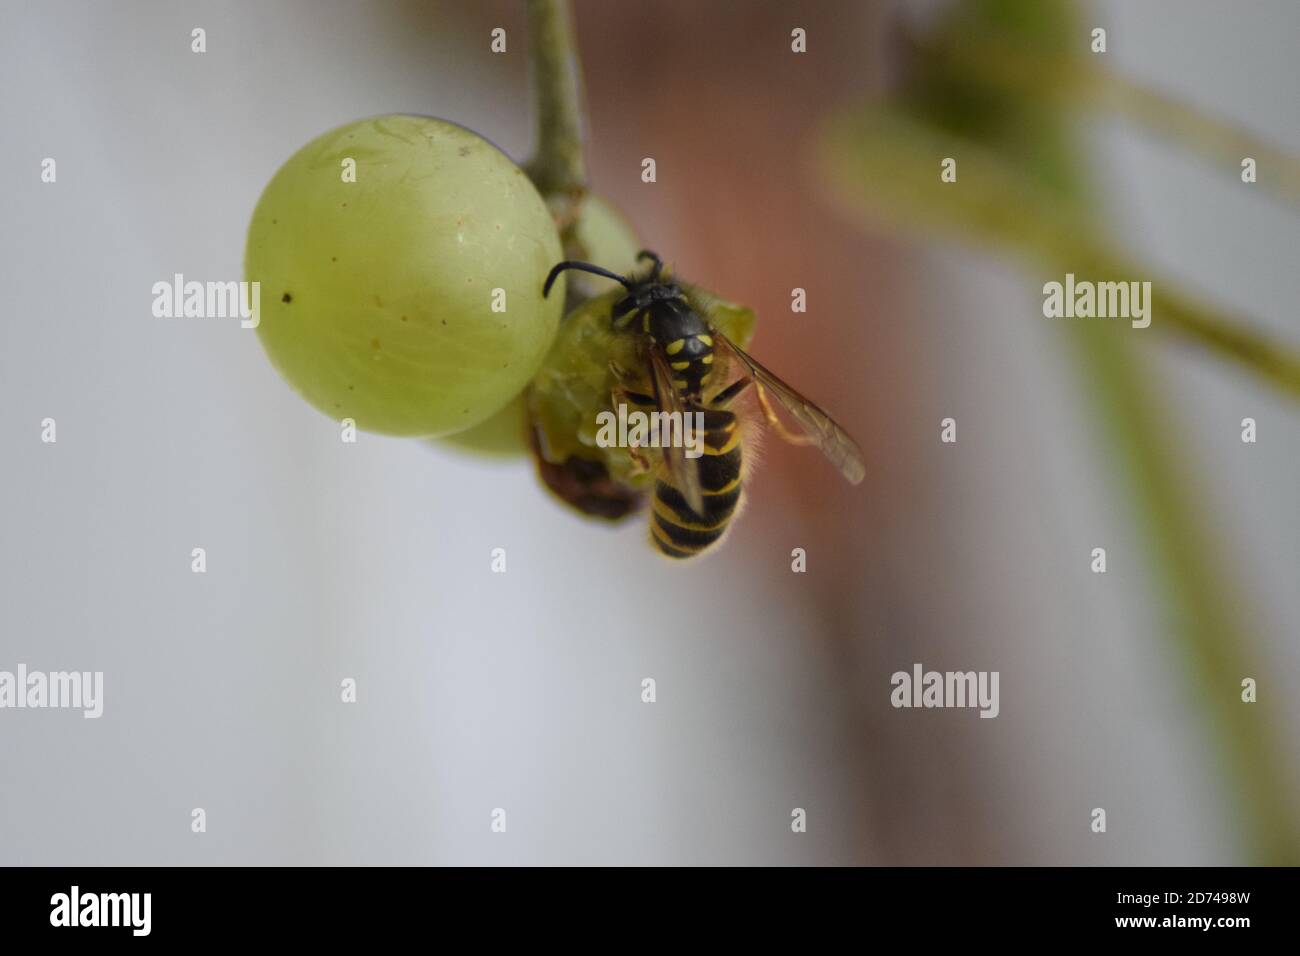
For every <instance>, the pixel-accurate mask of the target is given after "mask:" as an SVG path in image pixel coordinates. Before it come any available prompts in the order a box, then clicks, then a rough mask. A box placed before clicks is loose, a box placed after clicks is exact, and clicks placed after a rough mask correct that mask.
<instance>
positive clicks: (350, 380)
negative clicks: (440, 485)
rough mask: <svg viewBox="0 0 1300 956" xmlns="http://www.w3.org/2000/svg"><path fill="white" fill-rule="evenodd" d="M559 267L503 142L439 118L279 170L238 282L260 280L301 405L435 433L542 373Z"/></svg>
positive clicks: (275, 359)
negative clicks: (550, 281) (550, 282)
mask: <svg viewBox="0 0 1300 956" xmlns="http://www.w3.org/2000/svg"><path fill="white" fill-rule="evenodd" d="M350 160H351V161H354V162H355V181H353V182H349V181H348V179H349V176H348V167H349V165H350V163H349V161H350ZM561 258H563V257H562V255H561V252H560V239H559V235H558V233H557V231H556V228H555V224H554V222H553V221H552V219H551V216H550V213H549V211H548V210H547V207H546V204H545V203H544V202H543V201H542V198H541V197H540V196H539V195H538V194H537V191H536V190H535V189H534V188H533V185H532V183H531V182H529V180H528V177H527V176H525V175H524V173H523V172H522V171H521V170H520V169H519V167H517V166H516V165H515V164H514V163H512V162H511V161H510V159H509V158H508V157H506V156H505V155H504V154H503V153H502V152H501V151H500V150H498V149H497V148H496V147H495V146H493V145H492V144H491V143H489V142H488V141H487V140H485V139H483V138H482V137H480V136H478V135H477V134H475V133H473V132H471V131H470V130H467V129H464V128H463V127H460V126H457V125H455V124H453V123H449V122H446V121H445V120H439V119H432V118H429V117H422V116H379V117H373V118H371V119H365V120H360V121H358V122H356V123H351V124H349V125H347V126H343V127H340V128H338V129H336V130H333V131H331V132H329V133H326V134H324V135H323V136H320V137H318V138H317V139H315V140H313V141H312V142H310V143H308V144H307V145H306V146H304V147H303V148H302V149H300V150H299V151H298V152H297V153H295V154H294V155H293V156H292V157H290V158H289V160H288V162H286V163H285V164H284V165H283V166H282V167H281V168H280V170H279V171H278V172H277V173H276V174H275V176H274V177H273V178H272V179H271V182H270V183H269V184H268V185H267V187H266V189H265V191H264V192H263V193H262V198H261V199H260V200H259V201H258V204H257V208H256V210H255V211H254V212H253V221H252V224H251V225H250V227H249V234H248V246H247V250H246V255H245V273H246V275H247V278H248V280H249V281H250V282H252V281H256V282H260V283H261V309H260V313H259V319H260V321H259V324H258V327H257V331H258V335H259V336H260V338H261V340H262V345H263V346H264V347H265V349H266V351H267V354H268V355H269V356H270V359H271V361H272V363H273V364H274V365H275V367H276V368H277V369H278V370H279V372H280V374H281V375H283V376H284V378H285V379H286V380H288V382H289V383H290V384H291V385H292V386H293V387H294V388H296V389H297V390H298V391H299V392H301V393H302V395H303V397H305V398H306V399H307V401H309V402H310V403H311V404H312V405H314V406H315V407H316V408H318V409H320V410H321V411H322V412H324V413H326V414H327V415H329V416H330V417H332V418H335V419H342V418H351V419H353V420H354V421H355V422H356V423H357V426H358V427H359V428H363V429H367V430H370V431H376V432H383V433H386V434H391V435H425V436H431V435H445V434H450V433H453V432H457V431H461V430H464V429H466V428H469V427H470V426H472V425H475V424H477V423H478V422H481V421H484V420H485V419H488V418H489V417H491V416H492V415H493V414H495V413H496V412H497V411H498V410H500V409H502V408H503V407H504V406H505V405H506V404H507V403H509V402H510V401H511V400H512V399H514V398H515V396H517V395H518V394H519V392H520V391H521V389H523V387H524V385H525V384H526V383H527V382H528V381H529V379H530V378H531V377H532V376H533V374H534V373H535V372H536V371H537V369H538V367H539V366H540V364H541V362H542V360H543V358H544V357H545V355H546V352H547V350H548V348H549V347H550V344H551V341H552V339H553V338H554V337H555V331H556V327H557V325H558V323H559V319H560V313H561V310H562V307H563V302H564V289H563V288H559V289H558V291H559V293H560V294H559V295H556V294H555V293H554V292H553V293H552V295H551V296H550V298H549V299H543V298H542V284H543V282H544V281H545V278H546V273H547V272H548V270H549V269H550V268H551V266H553V265H554V264H555V263H556V262H558V261H559V260H560V259H561ZM494 305H495V306H497V307H498V308H500V307H501V306H504V311H496V310H494Z"/></svg>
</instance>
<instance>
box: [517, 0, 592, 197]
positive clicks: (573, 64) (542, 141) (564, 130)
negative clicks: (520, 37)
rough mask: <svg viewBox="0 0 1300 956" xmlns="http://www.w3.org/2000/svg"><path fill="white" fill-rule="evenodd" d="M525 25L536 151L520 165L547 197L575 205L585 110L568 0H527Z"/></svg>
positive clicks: (583, 185)
mask: <svg viewBox="0 0 1300 956" xmlns="http://www.w3.org/2000/svg"><path fill="white" fill-rule="evenodd" d="M528 27H529V40H530V43H531V46H532V49H531V51H530V55H531V58H532V59H531V63H532V83H533V91H532V92H533V99H534V102H535V103H536V112H537V151H536V152H535V153H534V154H533V157H532V159H530V160H529V161H528V163H527V164H526V165H525V167H524V168H525V171H526V172H527V173H528V176H529V178H531V179H532V181H533V184H534V185H536V186H537V189H538V191H539V192H540V193H541V194H542V195H543V196H545V197H546V198H547V199H548V200H560V201H561V202H563V203H566V204H568V205H576V204H577V203H578V202H580V201H581V199H582V197H583V195H584V194H585V193H586V191H587V164H586V160H585V158H584V156H583V150H584V146H585V139H586V133H585V127H586V113H585V103H584V100H583V92H582V68H581V66H580V64H579V61H578V44H577V39H576V36H575V33H574V29H573V11H572V10H571V9H570V6H569V2H568V0H528ZM559 218H560V220H561V222H562V223H563V222H565V221H566V220H567V219H570V218H571V216H563V215H562V216H560V217H559Z"/></svg>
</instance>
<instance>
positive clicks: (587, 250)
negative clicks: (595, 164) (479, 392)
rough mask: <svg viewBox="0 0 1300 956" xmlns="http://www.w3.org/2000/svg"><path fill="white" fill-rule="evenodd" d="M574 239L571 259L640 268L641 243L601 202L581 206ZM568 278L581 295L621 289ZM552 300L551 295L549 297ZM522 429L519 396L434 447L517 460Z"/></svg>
mask: <svg viewBox="0 0 1300 956" xmlns="http://www.w3.org/2000/svg"><path fill="white" fill-rule="evenodd" d="M574 239H575V240H576V243H577V245H576V248H575V249H572V250H570V252H569V255H571V256H576V257H577V258H579V259H584V260H586V261H587V262H594V263H596V264H597V265H600V266H603V267H604V268H606V269H610V270H612V271H614V272H617V273H619V274H621V275H626V274H628V273H632V272H635V271H637V270H638V269H641V268H644V264H638V263H637V261H636V254H637V253H638V252H639V251H640V250H641V248H642V243H641V241H640V240H639V239H638V238H637V236H636V233H634V232H633V231H632V227H631V226H629V225H628V224H627V221H626V220H625V219H624V218H623V216H622V214H621V213H619V212H618V210H616V209H615V208H614V206H613V205H611V204H610V203H608V202H606V201H605V200H604V199H601V198H600V197H599V196H588V197H587V198H586V199H585V200H584V201H583V204H582V212H581V214H580V215H579V217H578V222H577V224H576V226H575V228H574ZM556 261H559V260H556ZM568 278H569V281H570V282H574V283H582V285H581V286H580V287H579V288H580V293H579V294H589V295H600V294H602V293H605V292H608V291H609V290H611V289H617V288H618V287H619V285H618V283H617V282H615V281H614V280H613V279H604V278H601V277H600V276H595V275H591V274H589V273H585V272H573V273H568ZM556 294H557V293H556V292H554V291H552V292H551V295H552V296H555V295H556ZM557 341H558V339H557ZM552 347H555V346H554V345H553V346H552ZM526 428H527V409H526V408H525V406H524V400H523V396H522V395H521V396H519V397H518V399H517V400H516V401H513V402H511V403H510V404H509V405H507V406H506V407H505V408H503V409H501V411H499V412H497V413H496V414H495V415H493V416H492V417H491V418H489V419H487V420H486V421H484V422H481V423H479V424H478V425H475V426H474V427H472V428H468V429H466V430H465V431H463V432H457V433H456V434H454V435H447V436H444V437H443V438H440V439H436V440H435V442H434V444H439V445H441V444H447V445H453V446H455V447H456V448H458V449H461V450H464V451H472V452H479V453H481V454H484V455H490V456H495V457H502V456H506V457H510V456H514V457H518V456H521V455H525V454H528V451H529V445H528V440H527V432H526Z"/></svg>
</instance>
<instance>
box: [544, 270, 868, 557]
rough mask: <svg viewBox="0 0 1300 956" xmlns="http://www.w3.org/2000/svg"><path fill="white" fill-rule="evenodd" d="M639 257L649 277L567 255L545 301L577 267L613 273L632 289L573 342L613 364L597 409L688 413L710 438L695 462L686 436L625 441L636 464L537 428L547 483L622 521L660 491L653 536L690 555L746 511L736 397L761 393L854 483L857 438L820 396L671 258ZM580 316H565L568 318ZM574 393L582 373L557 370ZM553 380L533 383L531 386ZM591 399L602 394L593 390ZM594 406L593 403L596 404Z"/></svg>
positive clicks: (767, 410) (684, 417)
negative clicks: (734, 331) (653, 445)
mask: <svg viewBox="0 0 1300 956" xmlns="http://www.w3.org/2000/svg"><path fill="white" fill-rule="evenodd" d="M637 261H638V262H644V261H649V262H650V268H649V269H648V271H646V273H645V274H644V275H641V276H637V277H633V276H622V275H619V274H617V273H615V272H611V271H609V270H607V269H603V268H601V267H600V266H597V265H593V264H592V263H589V262H579V261H574V260H566V261H564V262H560V263H558V264H557V265H556V266H555V267H554V268H553V269H551V271H550V274H549V275H547V277H546V283H545V285H544V286H543V289H542V295H543V297H546V296H549V295H550V292H551V287H552V286H553V285H554V283H555V280H556V279H557V278H558V277H559V276H560V274H561V273H563V272H565V271H567V270H570V269H574V270H579V271H582V272H588V273H591V274H593V275H598V276H603V277H605V278H607V279H612V280H614V281H615V282H617V283H619V285H621V286H622V287H623V292H622V293H620V294H619V295H618V296H617V297H616V298H614V299H613V300H612V305H611V306H610V308H609V313H608V316H607V318H605V317H602V318H601V319H600V321H601V322H602V323H603V324H604V326H605V327H604V328H592V329H588V330H579V331H578V332H577V333H575V334H574V337H573V340H572V341H573V343H575V344H574V345H573V346H571V349H572V348H581V347H582V345H583V344H584V343H585V344H586V348H587V350H588V351H589V352H590V353H591V354H592V355H593V356H595V355H598V356H600V357H601V358H602V359H607V360H608V363H607V364H608V369H607V375H605V377H604V378H601V379H597V381H600V382H601V383H602V384H601V388H603V387H604V383H606V382H607V383H608V387H609V390H608V392H606V393H605V394H604V395H600V396H599V404H605V403H606V401H607V402H608V403H609V404H614V405H617V404H619V403H620V402H621V403H625V404H626V405H628V406H632V407H635V408H637V409H643V410H650V411H655V412H659V413H663V414H664V415H666V416H667V417H669V418H671V417H674V416H680V417H679V418H678V419H677V420H679V421H691V422H696V423H699V425H700V426H701V427H702V431H703V442H702V446H701V447H700V448H699V451H700V452H702V453H700V454H698V455H697V456H696V457H694V458H692V457H688V455H687V453H686V448H685V446H684V443H671V444H668V445H665V446H664V447H662V449H660V452H661V453H660V454H659V456H658V457H657V459H656V460H651V459H650V458H649V457H647V455H646V453H645V452H646V449H643V448H636V447H632V448H628V449H626V450H625V452H623V455H624V460H627V459H630V461H631V465H630V468H624V467H623V463H622V462H620V461H618V460H616V459H614V458H611V457H610V456H609V455H605V456H604V457H602V456H601V455H598V454H595V453H594V451H592V450H591V449H589V448H579V449H577V453H573V454H567V455H565V456H563V457H561V456H559V455H557V454H554V453H551V452H550V450H549V449H548V448H547V443H546V434H545V429H543V428H542V427H540V426H539V427H536V428H535V429H534V433H533V447H534V451H535V453H536V457H537V461H538V467H539V472H540V474H541V477H542V480H543V481H544V482H545V483H546V484H547V486H548V487H550V489H551V490H552V491H554V492H556V494H558V495H559V496H560V497H561V498H562V499H563V500H565V501H566V502H568V503H569V504H570V505H572V506H574V507H575V508H578V509H579V510H580V511H583V512H584V513H586V514H590V515H597V516H600V517H604V518H609V519H615V520H616V519H620V518H623V517H625V516H627V515H628V514H630V513H631V512H633V511H634V510H635V509H636V508H637V506H638V505H639V504H640V501H641V499H642V498H644V497H645V490H647V486H649V490H650V492H651V494H650V497H651V513H650V537H651V541H652V542H653V544H654V545H655V547H656V548H658V550H659V551H660V552H661V553H663V554H665V555H667V556H668V557H671V558H690V557H694V556H696V555H699V554H701V553H703V552H705V551H707V550H708V549H709V548H711V547H713V546H714V545H716V544H717V543H718V542H719V541H720V540H721V539H722V537H723V535H724V534H725V533H726V531H727V529H728V527H729V526H730V524H731V521H732V518H733V517H734V516H735V515H736V512H737V509H738V508H739V507H740V504H741V501H742V496H743V486H744V479H745V471H746V468H745V453H744V444H745V435H746V433H747V432H748V431H749V430H750V429H749V428H748V425H749V422H748V418H749V417H750V416H748V415H747V414H746V412H745V411H744V410H743V409H740V408H739V406H737V405H736V404H735V402H736V400H737V399H738V398H739V397H740V396H741V395H742V394H743V393H745V392H746V390H748V389H751V388H752V390H753V392H752V393H753V394H754V396H755V397H756V398H757V402H758V406H759V407H760V408H761V410H762V414H763V418H764V419H765V420H766V423H767V425H768V426H769V427H770V428H771V429H772V430H773V431H774V432H776V434H778V435H779V436H781V437H782V438H784V439H785V440H787V441H789V442H791V443H794V444H811V445H813V446H815V447H817V448H819V449H820V450H821V451H822V453H823V454H824V455H825V456H826V457H827V458H828V459H829V460H830V461H831V463H832V464H834V465H835V466H836V467H837V468H838V469H839V471H840V473H841V474H842V475H843V476H844V477H845V478H846V479H848V481H849V482H851V483H852V484H855V485H856V484H858V483H859V482H861V481H862V479H863V477H864V475H865V474H866V463H865V461H864V459H863V455H862V450H861V449H860V448H859V447H858V445H857V443H856V442H855V441H854V440H853V439H852V438H851V437H850V436H849V435H848V433H847V432H845V431H844V429H843V428H841V427H840V426H839V425H837V424H836V423H835V421H834V420H833V419H832V418H831V417H830V415H828V414H827V413H826V412H825V411H824V410H822V409H821V408H820V407H819V406H818V405H816V404H815V403H814V402H812V401H811V400H809V399H808V398H805V397H804V396H803V395H801V394H800V393H799V392H797V391H795V389H793V388H791V387H790V386H789V385H787V384H786V383H785V382H783V381H782V380H781V379H779V378H778V377H777V376H776V375H774V374H773V373H772V372H770V371H768V369H767V368H765V367H764V366H763V365H761V364H759V362H758V361H757V360H756V359H754V358H753V357H751V356H750V355H749V354H747V353H746V352H745V351H744V350H743V349H742V348H741V347H740V346H739V345H737V344H736V343H735V342H734V341H733V340H732V339H731V338H729V337H728V336H727V335H726V334H725V333H724V332H723V331H722V330H720V329H719V328H718V327H717V324H715V323H712V322H710V321H709V320H708V319H707V318H706V317H705V313H706V309H705V308H703V307H700V306H699V305H698V304H697V303H698V301H699V298H700V296H699V295H698V290H695V289H693V287H689V286H687V285H686V284H685V283H681V282H678V281H675V280H673V279H670V278H668V277H667V276H666V275H665V274H664V265H663V260H661V259H660V258H659V256H658V255H656V254H655V253H653V252H650V251H648V250H643V251H642V252H640V253H639V254H638V256H637ZM570 321H571V319H566V323H568V322H570ZM556 375H557V376H559V378H558V379H557V380H558V381H559V382H560V384H559V385H558V386H556V387H554V388H553V389H552V390H553V391H562V392H563V393H564V394H565V396H566V399H568V398H571V397H572V395H573V393H574V392H575V391H576V389H575V387H574V384H573V383H574V382H575V381H577V379H576V378H575V377H574V376H573V375H572V374H569V373H568V372H567V371H562V372H557V373H556ZM539 387H541V388H544V387H545V380H544V379H539V380H537V382H535V385H534V390H537V389H538V388H539ZM590 391H591V392H592V395H593V396H594V395H595V394H596V393H597V392H598V391H599V389H593V390H590ZM590 404H596V402H595V401H593V402H591V403H590ZM773 404H776V405H779V406H780V407H781V408H782V409H784V410H785V412H786V413H787V414H788V415H789V416H790V418H791V419H793V421H794V422H795V424H796V425H797V426H798V427H797V430H791V429H789V428H787V426H786V425H785V424H784V423H783V422H782V421H781V419H780V418H778V417H777V415H776V412H775V410H774V408H773Z"/></svg>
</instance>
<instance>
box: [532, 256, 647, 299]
mask: <svg viewBox="0 0 1300 956" xmlns="http://www.w3.org/2000/svg"><path fill="white" fill-rule="evenodd" d="M566 269H577V270H578V271H579V272H590V273H591V274H592V275H597V276H604V277H605V278H606V279H613V280H614V281H615V282H618V283H620V284H621V285H622V286H623V288H625V289H627V290H628V291H631V289H632V283H631V282H629V281H628V280H627V279H625V278H623V276H621V275H619V274H618V273H616V272H610V271H609V270H608V269H602V268H601V267H600V266H593V265H592V264H591V263H590V262H574V261H571V260H568V259H566V260H565V261H564V262H561V263H559V264H557V265H556V267H555V268H554V269H552V270H551V274H550V275H548V276H547V277H546V285H544V286H542V298H543V299H545V298H546V297H547V296H548V295H550V294H551V286H553V285H554V284H555V280H556V279H557V278H559V275H560V273H561V272H563V271H564V270H566Z"/></svg>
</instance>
